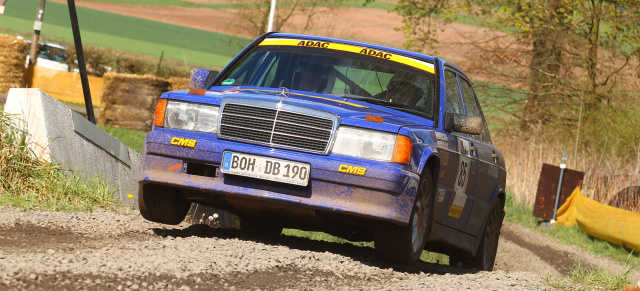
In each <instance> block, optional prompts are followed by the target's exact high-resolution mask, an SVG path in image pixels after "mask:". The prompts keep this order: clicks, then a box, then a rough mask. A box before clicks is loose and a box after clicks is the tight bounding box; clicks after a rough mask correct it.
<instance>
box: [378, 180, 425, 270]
mask: <svg viewBox="0 0 640 291" xmlns="http://www.w3.org/2000/svg"><path fill="white" fill-rule="evenodd" d="M432 181H433V177H432V176H431V171H430V170H429V169H425V170H424V173H423V175H422V178H421V179H420V185H419V187H418V192H417V194H416V200H415V202H414V204H413V209H412V210H411V218H410V219H409V224H408V225H405V226H399V225H395V224H392V223H381V224H380V225H379V226H378V228H377V229H376V232H375V252H376V255H377V256H378V257H379V258H380V259H382V260H385V261H388V262H392V263H398V264H403V265H414V264H416V263H418V261H419V260H420V255H422V251H423V250H424V245H425V243H426V241H427V237H428V236H429V233H430V232H431V222H432V221H433V182H432Z"/></svg>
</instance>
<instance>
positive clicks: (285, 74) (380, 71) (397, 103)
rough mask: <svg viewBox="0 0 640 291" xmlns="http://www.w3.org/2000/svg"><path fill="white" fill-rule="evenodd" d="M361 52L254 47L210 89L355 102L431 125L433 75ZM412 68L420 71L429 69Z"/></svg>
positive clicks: (383, 56)
mask: <svg viewBox="0 0 640 291" xmlns="http://www.w3.org/2000/svg"><path fill="white" fill-rule="evenodd" d="M302 42H304V41H302ZM317 43H319V42H317ZM334 45H336V44H334ZM342 46H343V47H346V46H345V45H342ZM362 49H363V50H364V53H363V51H360V52H359V53H358V52H349V51H344V50H342V51H340V50H331V49H326V48H322V47H305V46H303V47H300V46H293V45H260V46H258V47H256V48H254V49H253V50H252V51H251V52H250V53H249V54H247V55H246V57H245V58H243V59H242V60H240V62H238V63H237V65H236V66H235V67H234V68H232V69H231V70H230V71H228V72H229V73H227V74H226V75H224V76H221V78H220V79H218V81H217V83H215V84H213V85H214V86H234V87H236V86H252V87H267V88H274V89H277V88H283V87H284V88H288V89H291V90H297V91H301V92H300V93H304V92H314V93H322V94H329V95H334V96H338V97H345V98H350V99H354V100H361V101H364V102H369V103H373V104H377V105H383V106H386V107H390V108H394V109H397V110H402V111H405V112H409V113H412V114H415V115H420V116H422V117H425V118H429V119H432V117H433V112H434V100H435V94H434V93H435V92H434V88H435V83H434V82H435V75H434V74H433V73H432V72H428V71H426V70H424V69H421V68H418V67H417V65H413V66H412V65H407V64H404V63H401V62H398V61H391V60H389V58H388V57H389V56H391V54H389V53H384V52H378V51H373V50H369V51H371V53H369V51H367V49H366V48H362ZM352 50H353V49H352ZM356 51H357V50H356ZM375 54H378V56H376V55H375ZM393 56H395V57H396V59H398V58H402V59H403V60H404V59H408V58H406V57H402V56H397V55H393ZM385 57H387V58H385ZM410 61H411V60H410ZM413 62H414V63H416V64H418V65H421V66H422V67H425V66H428V65H429V64H426V63H423V62H417V61H413ZM405 63H406V62H405ZM410 64H411V63H410ZM427 68H428V67H427ZM431 70H433V69H432V66H431ZM292 93H294V94H295V93H296V92H295V91H292Z"/></svg>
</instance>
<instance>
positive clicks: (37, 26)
mask: <svg viewBox="0 0 640 291" xmlns="http://www.w3.org/2000/svg"><path fill="white" fill-rule="evenodd" d="M46 2H47V0H40V4H38V14H36V22H35V23H34V24H33V39H32V40H31V54H30V55H29V65H33V66H35V65H36V62H37V61H38V54H37V53H38V41H39V40H40V30H42V19H43V18H44V5H45V3H46Z"/></svg>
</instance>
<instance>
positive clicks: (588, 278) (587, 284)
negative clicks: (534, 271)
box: [545, 264, 630, 290]
mask: <svg viewBox="0 0 640 291" xmlns="http://www.w3.org/2000/svg"><path fill="white" fill-rule="evenodd" d="M628 275H629V271H627V273H626V274H625V275H616V276H611V275H609V273H608V272H607V271H606V270H604V269H600V268H597V269H595V270H594V269H587V268H584V267H582V266H581V265H580V264H576V265H575V266H573V268H572V269H571V271H570V274H569V276H567V277H565V278H552V277H548V278H546V280H545V281H546V283H547V285H549V286H551V287H554V288H556V289H558V290H623V288H624V287H625V286H627V285H630V282H629V281H628V280H627V276H628Z"/></svg>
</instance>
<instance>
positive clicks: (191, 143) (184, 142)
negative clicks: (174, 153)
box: [171, 137, 198, 148]
mask: <svg viewBox="0 0 640 291" xmlns="http://www.w3.org/2000/svg"><path fill="white" fill-rule="evenodd" d="M197 142H198V141H197V140H195V139H188V138H181V137H174V138H172V139H171V144H172V145H176V146H180V147H187V148H195V147H196V143H197Z"/></svg>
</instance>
